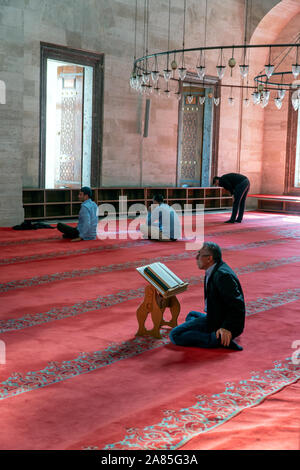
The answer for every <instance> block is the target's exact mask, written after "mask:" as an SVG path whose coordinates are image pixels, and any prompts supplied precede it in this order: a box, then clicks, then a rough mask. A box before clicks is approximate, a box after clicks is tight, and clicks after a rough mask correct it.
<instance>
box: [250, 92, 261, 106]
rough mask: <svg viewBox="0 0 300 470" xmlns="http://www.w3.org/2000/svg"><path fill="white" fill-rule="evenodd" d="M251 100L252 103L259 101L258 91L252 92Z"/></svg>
mask: <svg viewBox="0 0 300 470" xmlns="http://www.w3.org/2000/svg"><path fill="white" fill-rule="evenodd" d="M251 96H252V101H253V103H254V104H258V103H259V102H260V93H259V92H258V91H255V92H254V93H252V95H251Z"/></svg>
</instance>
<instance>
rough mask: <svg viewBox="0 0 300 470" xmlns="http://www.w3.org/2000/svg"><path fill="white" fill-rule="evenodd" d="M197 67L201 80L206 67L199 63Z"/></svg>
mask: <svg viewBox="0 0 300 470" xmlns="http://www.w3.org/2000/svg"><path fill="white" fill-rule="evenodd" d="M196 69H197V74H198V77H199V78H200V80H202V79H203V78H204V75H205V67H204V66H203V65H199V66H198V67H196Z"/></svg>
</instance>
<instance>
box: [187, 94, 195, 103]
mask: <svg viewBox="0 0 300 470" xmlns="http://www.w3.org/2000/svg"><path fill="white" fill-rule="evenodd" d="M186 99H187V102H188V104H192V102H193V99H194V97H193V95H187V97H186Z"/></svg>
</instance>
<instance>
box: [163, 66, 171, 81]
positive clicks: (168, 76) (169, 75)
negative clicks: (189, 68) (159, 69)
mask: <svg viewBox="0 0 300 470" xmlns="http://www.w3.org/2000/svg"><path fill="white" fill-rule="evenodd" d="M171 73H172V70H170V69H165V70H164V78H165V80H166V82H168V81H169V80H170V78H171Z"/></svg>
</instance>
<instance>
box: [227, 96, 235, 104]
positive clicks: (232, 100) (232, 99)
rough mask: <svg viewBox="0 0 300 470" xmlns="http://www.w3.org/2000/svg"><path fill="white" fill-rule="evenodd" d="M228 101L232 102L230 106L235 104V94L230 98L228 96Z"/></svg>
mask: <svg viewBox="0 0 300 470" xmlns="http://www.w3.org/2000/svg"><path fill="white" fill-rule="evenodd" d="M228 103H229V104H230V106H233V105H234V98H233V96H229V98H228Z"/></svg>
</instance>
